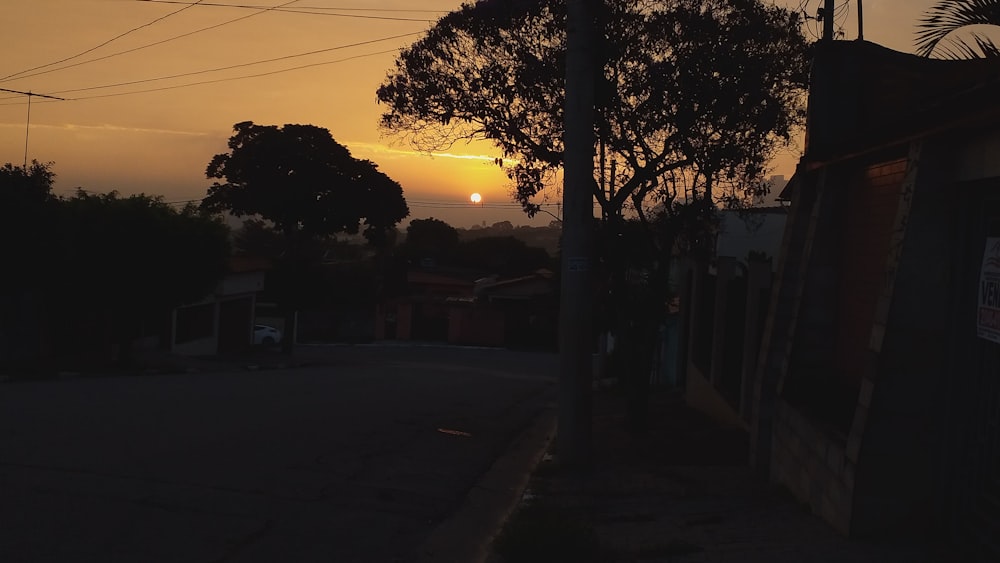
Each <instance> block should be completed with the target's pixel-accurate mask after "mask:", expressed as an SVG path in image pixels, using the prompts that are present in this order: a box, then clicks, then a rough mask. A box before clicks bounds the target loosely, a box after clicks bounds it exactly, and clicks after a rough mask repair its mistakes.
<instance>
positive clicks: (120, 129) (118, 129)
mask: <svg viewBox="0 0 1000 563" xmlns="http://www.w3.org/2000/svg"><path fill="white" fill-rule="evenodd" d="M0 127H4V128H17V129H24V123H0ZM31 128H32V129H56V130H61V131H108V132H113V133H139V134H152V135H178V136H184V137H208V136H210V134H209V133H205V132H204V131H177V130H173V129H156V128H149V127H124V126H121V125H111V124H109V123H104V124H101V125H81V124H78V123H62V124H48V123H32V124H31Z"/></svg>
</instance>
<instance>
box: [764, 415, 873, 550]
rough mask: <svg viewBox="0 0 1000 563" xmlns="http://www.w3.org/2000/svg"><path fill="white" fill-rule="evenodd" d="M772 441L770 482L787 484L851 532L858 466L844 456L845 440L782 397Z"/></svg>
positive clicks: (840, 528)
mask: <svg viewBox="0 0 1000 563" xmlns="http://www.w3.org/2000/svg"><path fill="white" fill-rule="evenodd" d="M771 444H772V445H771V447H772V452H773V453H772V460H771V475H770V479H771V481H772V482H774V483H780V484H782V485H784V486H785V487H787V488H788V490H789V491H790V492H791V493H792V494H793V495H795V498H797V499H798V500H799V501H801V502H803V503H806V504H808V505H809V508H810V510H812V512H813V513H814V514H818V515H819V516H821V517H822V518H823V519H824V520H826V521H827V522H828V523H829V524H830V525H831V526H833V527H834V528H835V529H836V530H837V531H838V532H840V533H842V534H844V535H847V534H849V533H850V528H851V508H852V496H853V493H854V472H855V467H854V464H853V463H851V462H850V461H848V460H847V458H846V456H845V447H844V443H843V440H841V439H839V437H837V436H835V435H831V434H828V433H826V432H824V431H822V430H821V429H820V428H819V427H818V426H817V425H816V424H815V423H813V422H812V421H810V420H808V419H806V418H805V417H804V416H803V415H802V414H801V413H800V412H799V411H797V410H796V409H794V408H792V407H791V406H789V405H788V403H786V402H785V401H783V400H781V399H779V400H778V402H777V406H776V410H775V418H774V422H773V436H772V442H771Z"/></svg>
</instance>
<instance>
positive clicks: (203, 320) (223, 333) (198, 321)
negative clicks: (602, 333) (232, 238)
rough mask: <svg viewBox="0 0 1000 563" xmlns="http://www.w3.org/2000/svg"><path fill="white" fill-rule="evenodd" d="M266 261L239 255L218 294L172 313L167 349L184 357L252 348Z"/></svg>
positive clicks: (222, 281)
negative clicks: (258, 296)
mask: <svg viewBox="0 0 1000 563" xmlns="http://www.w3.org/2000/svg"><path fill="white" fill-rule="evenodd" d="M268 268H269V265H268V264H267V262H266V261H264V260H261V259H256V258H251V257H240V256H236V257H233V258H231V259H230V263H229V273H227V274H226V276H225V277H224V278H223V279H221V280H220V281H219V283H218V284H217V285H216V287H215V291H213V292H212V293H211V294H209V295H206V296H205V297H204V298H202V299H201V300H199V301H197V302H194V303H188V304H186V305H183V306H181V307H176V308H175V309H174V310H173V312H172V313H171V322H170V335H169V345H168V348H169V350H170V352H172V353H174V354H180V355H184V356H211V355H216V354H234V353H240V352H245V351H247V350H249V349H250V346H251V344H252V342H253V325H254V318H255V314H254V311H255V308H256V304H257V293H258V292H260V291H261V290H263V289H264V275H265V273H266V271H267V269H268Z"/></svg>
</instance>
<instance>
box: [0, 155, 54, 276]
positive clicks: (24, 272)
mask: <svg viewBox="0 0 1000 563" xmlns="http://www.w3.org/2000/svg"><path fill="white" fill-rule="evenodd" d="M55 176H56V175H55V172H53V171H52V163H40V162H38V161H37V160H33V161H31V164H30V165H28V166H25V167H23V166H14V165H13V164H10V163H7V164H4V165H3V166H2V167H0V209H2V210H3V211H4V219H3V221H2V222H0V249H2V250H3V255H4V260H5V261H6V263H7V264H8V265H9V269H8V274H7V275H5V276H2V280H0V294H2V293H6V292H7V291H14V290H16V291H21V290H30V289H32V288H35V287H37V286H38V284H39V283H41V282H42V281H44V280H45V279H47V278H48V277H49V273H50V268H51V266H52V264H51V260H50V258H49V257H50V256H51V255H52V252H53V244H54V238H53V237H54V233H53V229H52V227H51V225H49V220H48V219H49V216H50V214H51V212H52V207H53V205H54V203H55V201H56V198H55V196H53V195H52V184H53V182H54V181H55ZM4 290H7V291H4Z"/></svg>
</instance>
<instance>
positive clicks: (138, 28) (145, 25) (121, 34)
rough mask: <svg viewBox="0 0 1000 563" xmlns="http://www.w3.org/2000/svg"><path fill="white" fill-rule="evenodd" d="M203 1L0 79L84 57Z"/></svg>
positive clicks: (201, 0)
mask: <svg viewBox="0 0 1000 563" xmlns="http://www.w3.org/2000/svg"><path fill="white" fill-rule="evenodd" d="M203 1H204V0H198V1H197V2H192V3H189V4H188V5H187V6H184V7H183V8H181V9H179V10H175V11H173V12H170V13H169V14H166V15H164V16H160V17H158V18H156V19H155V20H153V21H150V22H147V23H144V24H142V25H140V26H136V27H133V28H132V29H130V30H128V31H126V32H125V33H119V34H118V35H116V36H114V37H112V38H111V39H108V40H107V41H104V42H103V43H99V44H97V45H95V46H93V47H91V48H89V49H86V50H84V51H80V52H79V53H77V54H75V55H71V56H69V57H66V58H63V59H59V60H58V61H53V62H51V63H46V64H43V65H39V66H35V67H31V68H28V69H25V70H22V71H20V72H15V73H14V74H8V75H7V76H3V77H0V80H8V79H10V78H13V77H15V76H20V75H22V74H26V73H29V72H31V71H33V70H39V69H43V68H47V67H50V66H55V65H57V64H60V63H64V62H66V61H71V60H73V59H78V58H80V57H82V56H83V55H86V54H87V53H91V52H93V51H96V50H98V49H100V48H101V47H104V46H105V45H109V44H111V43H114V42H115V41H117V40H119V39H121V38H122V37H125V36H126V35H129V34H131V33H135V32H136V31H139V30H140V29H143V28H146V27H149V26H151V25H153V24H155V23H158V22H161V21H163V20H165V19H167V18H169V17H170V16H175V15H177V14H179V13H181V12H183V11H184V10H187V9H189V8H193V7H195V6H197V5H198V4H200V3H202V2H203Z"/></svg>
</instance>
